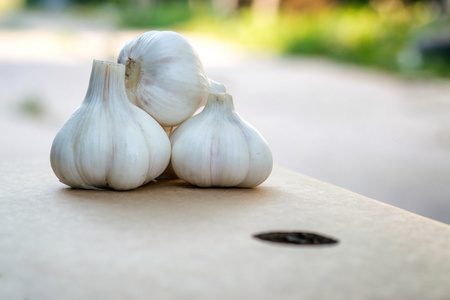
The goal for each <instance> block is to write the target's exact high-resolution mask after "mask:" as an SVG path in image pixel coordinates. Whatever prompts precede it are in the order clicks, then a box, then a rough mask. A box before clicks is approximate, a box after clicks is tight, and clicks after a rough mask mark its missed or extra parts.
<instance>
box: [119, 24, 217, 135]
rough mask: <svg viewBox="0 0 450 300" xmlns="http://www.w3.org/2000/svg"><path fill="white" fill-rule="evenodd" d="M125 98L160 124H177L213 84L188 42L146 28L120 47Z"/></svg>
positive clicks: (201, 99) (188, 113) (202, 102)
mask: <svg viewBox="0 0 450 300" xmlns="http://www.w3.org/2000/svg"><path fill="white" fill-rule="evenodd" d="M117 61H118V62H119V63H121V64H124V65H126V80H125V85H126V88H127V93H128V98H129V99H130V101H131V102H132V103H133V104H135V105H137V106H138V107H140V108H142V109H143V110H145V111H146V112H147V113H149V114H150V115H151V116H152V117H153V118H155V120H156V121H158V123H159V124H161V125H162V126H163V127H171V126H175V125H178V124H180V123H181V122H183V121H184V120H186V119H187V118H189V117H190V116H192V115H193V114H194V113H195V112H196V110H197V109H198V108H199V107H201V106H203V105H204V104H205V102H206V99H207V96H208V94H209V92H210V90H211V89H216V88H217V83H216V82H214V81H212V80H209V79H208V78H207V77H206V75H205V71H204V69H203V66H202V63H201V62H200V59H199V57H198V55H197V53H196V51H195V50H194V48H193V47H192V46H191V45H190V43H189V42H188V41H187V40H186V39H185V38H184V37H183V36H182V35H180V34H178V33H176V32H173V31H149V32H146V33H144V34H142V35H140V36H138V37H136V38H134V39H132V40H131V41H129V42H128V43H127V44H126V45H125V46H124V47H123V49H122V50H121V52H120V54H119V57H118V59H117Z"/></svg>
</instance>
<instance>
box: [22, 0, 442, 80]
mask: <svg viewBox="0 0 450 300" xmlns="http://www.w3.org/2000/svg"><path fill="white" fill-rule="evenodd" d="M27 1H28V2H29V3H30V2H35V1H39V0H27ZM40 1H42V2H45V1H55V0H40ZM279 1H280V2H279V3H280V11H278V12H275V13H274V12H273V11H264V10H255V9H252V8H251V6H250V5H249V1H248V0H239V1H238V2H234V3H238V6H237V7H240V9H235V10H230V11H227V12H224V11H220V9H218V7H219V8H220V5H219V6H218V5H217V4H218V3H221V4H222V5H223V4H224V3H226V2H227V0H131V1H127V0H94V1H91V0H72V3H73V4H75V6H77V5H78V6H79V7H89V8H90V9H93V10H97V11H99V10H100V11H107V10H111V8H113V9H112V10H113V11H115V15H116V16H117V18H116V19H117V22H118V24H119V26H120V27H123V28H142V29H143V30H151V29H169V28H170V29H172V30H190V31H195V32H201V33H208V34H211V35H215V36H218V37H220V38H222V39H228V40H231V41H234V42H237V43H239V44H241V45H244V46H247V47H250V48H252V49H256V50H261V49H262V50H268V51H273V52H276V53H280V54H283V55H298V54H301V55H314V56H322V57H327V58H332V59H336V60H339V61H343V62H348V63H354V64H361V65H365V66H371V67H375V68H380V69H384V70H389V71H395V72H402V73H405V74H408V75H426V76H428V75H437V76H446V77H450V34H449V33H450V22H449V20H448V19H449V14H448V13H447V14H444V13H443V11H442V10H443V7H444V6H443V5H444V1H443V0H279ZM231 2H232V1H231ZM231 2H230V1H229V3H231ZM106 7H107V9H106ZM237 7H236V8H237ZM99 8H100V9H99ZM442 38H444V39H447V41H448V47H447V48H445V47H443V46H445V45H443V44H445V43H443V42H442ZM444 42H445V41H444ZM434 44H437V45H438V46H440V47H441V48H440V49H434V48H433V45H434ZM424 45H425V46H424ZM430 45H431V46H430Z"/></svg>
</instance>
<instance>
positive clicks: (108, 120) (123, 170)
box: [50, 31, 273, 190]
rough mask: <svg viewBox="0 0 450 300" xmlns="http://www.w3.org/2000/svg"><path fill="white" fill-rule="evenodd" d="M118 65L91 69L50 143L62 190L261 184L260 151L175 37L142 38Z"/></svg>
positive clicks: (263, 163)
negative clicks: (176, 182)
mask: <svg viewBox="0 0 450 300" xmlns="http://www.w3.org/2000/svg"><path fill="white" fill-rule="evenodd" d="M117 61H118V63H113V62H106V61H100V60H94V62H93V66H92V72H91V77H90V80H89V87H88V90H87V93H86V97H85V99H84V101H83V103H82V105H81V106H80V107H79V108H78V109H77V110H76V111H75V112H74V113H73V115H72V116H71V117H70V118H69V119H68V120H67V121H66V123H65V124H64V125H63V126H62V128H61V129H60V131H59V132H58V134H57V135H56V137H55V139H54V141H53V144H52V149H51V153H50V161H51V166H52V169H53V171H54V173H55V175H56V176H57V177H58V178H59V180H60V181H61V182H62V183H64V184H66V185H68V186H71V187H74V188H84V189H115V190H129V189H133V188H137V187H139V186H141V185H143V184H146V183H147V182H149V181H151V180H153V179H155V178H157V177H158V176H160V175H161V176H162V177H165V178H173V177H176V176H178V177H179V178H181V179H183V180H185V181H187V182H189V183H191V184H194V185H197V186H200V187H211V186H219V187H234V186H237V187H254V186H257V185H259V184H261V183H262V182H264V180H266V179H267V177H268V176H269V175H270V173H271V171H272V164H273V160H272V153H271V151H270V149H269V146H268V145H267V142H266V141H265V140H264V138H263V137H262V136H261V134H260V133H259V132H258V131H257V130H256V129H254V128H253V127H252V126H251V125H249V124H248V123H246V122H245V121H244V120H243V119H242V118H241V117H240V116H239V115H238V114H237V112H236V111H235V110H234V106H233V100H232V98H231V96H230V95H229V94H227V93H226V88H225V86H224V85H223V84H221V83H218V82H215V81H213V80H211V79H209V78H208V77H206V75H205V71H204V69H203V66H202V64H201V62H200V60H199V58H198V55H197V53H196V52H195V50H194V49H193V48H192V46H191V45H190V44H189V42H188V41H187V40H186V39H185V38H184V37H183V36H181V35H180V34H178V33H175V32H171V31H149V32H147V33H144V34H142V35H140V36H138V37H136V38H134V39H132V40H131V41H129V42H128V43H127V44H126V45H125V46H124V47H123V49H122V51H121V52H120V54H119V57H118V59H117ZM205 104H206V106H205V107H204V109H203V110H202V111H201V112H200V113H198V114H196V115H194V114H195V113H196V112H197V111H198V110H199V108H200V107H202V106H204V105H205Z"/></svg>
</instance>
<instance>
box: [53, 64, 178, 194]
mask: <svg viewBox="0 0 450 300" xmlns="http://www.w3.org/2000/svg"><path fill="white" fill-rule="evenodd" d="M124 78H125V66H124V65H121V64H117V63H112V62H105V61H99V60H94V62H93V66H92V72H91V77H90V80H89V87H88V91H87V93H86V97H85V99H84V101H83V103H82V104H81V106H80V107H79V108H78V109H77V110H76V111H75V112H74V113H73V115H72V116H71V117H70V118H69V119H68V120H67V121H66V123H65V124H64V125H63V126H62V128H61V130H60V131H59V132H58V133H57V135H56V137H55V139H54V140H53V144H52V149H51V153H50V161H51V166H52V169H53V171H54V173H55V175H56V176H57V177H58V178H59V180H60V181H61V182H62V183H64V184H66V185H68V186H71V187H74V188H84V189H115V190H129V189H133V188H136V187H139V186H141V185H143V184H145V183H147V182H149V181H150V180H152V179H154V178H156V177H157V176H159V175H160V174H161V173H162V172H163V171H164V169H165V168H166V167H167V165H168V163H169V160H170V153H171V148H170V141H169V138H168V137H167V135H166V133H165V132H164V130H163V129H162V127H161V126H160V125H159V124H158V123H157V122H156V121H155V120H154V119H153V118H152V117H151V116H149V115H148V114H147V113H146V112H144V111H143V110H141V109H140V108H138V107H136V106H135V105H133V104H131V103H130V102H129V101H128V99H127V94H126V91H125V82H124Z"/></svg>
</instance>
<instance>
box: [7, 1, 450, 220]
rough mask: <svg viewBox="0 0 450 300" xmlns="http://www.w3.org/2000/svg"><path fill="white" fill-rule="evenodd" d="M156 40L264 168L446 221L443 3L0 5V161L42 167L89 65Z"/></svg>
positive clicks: (449, 192) (447, 12)
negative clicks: (263, 158)
mask: <svg viewBox="0 0 450 300" xmlns="http://www.w3.org/2000/svg"><path fill="white" fill-rule="evenodd" d="M155 29H158V30H174V31H177V32H180V33H181V34H183V35H185V36H186V37H187V38H188V39H189V41H190V42H191V43H192V45H193V46H194V47H195V48H196V50H197V52H198V53H199V55H200V58H201V60H202V62H203V64H204V67H205V69H206V71H207V74H208V76H209V77H210V78H213V79H214V80H216V81H220V82H223V83H224V84H225V85H226V86H227V90H228V92H229V93H230V94H231V95H232V96H233V98H234V101H235V106H236V109H237V110H238V112H239V113H240V114H241V116H242V117H243V118H244V119H246V120H247V121H249V122H250V123H251V124H253V125H254V126H255V127H256V128H258V129H259V131H260V132H261V133H262V134H263V135H264V136H265V138H266V139H267V141H268V142H269V144H270V145H271V148H272V151H273V154H274V160H275V163H276V164H278V165H280V166H283V167H285V168H289V169H293V170H295V171H298V172H300V173H303V174H305V175H308V176H312V177H315V178H318V179H320V180H323V181H326V182H329V183H332V184H336V185H339V186H341V187H343V188H346V189H349V190H352V191H355V192H357V193H360V194H363V195H366V196H369V197H372V198H374V199H376V200H379V201H383V202H385V203H388V204H392V205H395V206H398V207H400V208H404V209H406V210H409V211H412V212H415V213H418V214H420V215H423V216H426V217H430V218H433V219H436V220H439V221H442V222H446V223H449V224H450V204H449V202H450V199H449V198H450V81H449V78H450V0H440V1H437V0H435V1H432V0H427V1H419V0H370V1H368V0H340V1H339V0H253V1H251V0H245V1H244V0H178V1H177V0H171V1H168V0H164V1H163V0H134V1H125V0H96V1H87V0H28V1H27V0H0V128H1V133H2V134H1V135H0V164H1V163H2V162H5V161H10V160H18V161H26V160H29V159H46V160H48V157H49V152H50V147H51V142H52V140H53V137H54V136H55V134H56V133H57V131H58V129H59V127H60V126H61V125H62V124H63V123H64V121H65V120H66V119H67V118H68V117H69V116H70V114H71V113H72V112H73V111H74V110H75V109H76V108H77V107H78V106H79V105H80V103H81V102H82V100H83V98H84V94H85V92H86V89H87V83H88V80H89V74H90V68H91V63H92V60H93V59H102V60H112V61H115V60H116V58H117V55H118V53H119V51H120V49H121V48H122V47H123V45H124V44H125V42H126V41H128V40H129V39H131V38H133V37H135V36H137V35H139V34H141V33H143V32H145V31H148V30H155ZM55 180H57V179H56V177H55Z"/></svg>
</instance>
